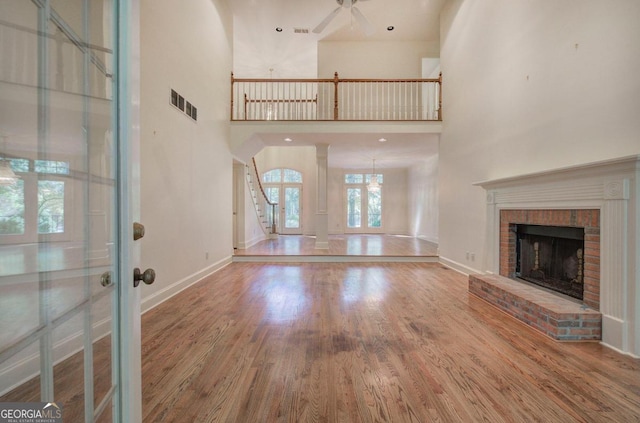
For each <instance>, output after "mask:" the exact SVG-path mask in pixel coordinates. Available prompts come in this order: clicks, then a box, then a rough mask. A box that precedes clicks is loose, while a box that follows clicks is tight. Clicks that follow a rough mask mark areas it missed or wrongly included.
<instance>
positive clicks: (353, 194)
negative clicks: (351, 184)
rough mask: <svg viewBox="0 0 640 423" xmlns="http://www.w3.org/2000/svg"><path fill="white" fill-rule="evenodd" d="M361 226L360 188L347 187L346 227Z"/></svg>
mask: <svg viewBox="0 0 640 423" xmlns="http://www.w3.org/2000/svg"><path fill="white" fill-rule="evenodd" d="M361 227H362V189H361V188H347V229H360V228H361Z"/></svg>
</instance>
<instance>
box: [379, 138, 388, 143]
mask: <svg viewBox="0 0 640 423" xmlns="http://www.w3.org/2000/svg"><path fill="white" fill-rule="evenodd" d="M378 141H380V142H387V139H386V138H380V139H379V140H378Z"/></svg>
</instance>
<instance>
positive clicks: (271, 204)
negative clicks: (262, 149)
mask: <svg viewBox="0 0 640 423" xmlns="http://www.w3.org/2000/svg"><path fill="white" fill-rule="evenodd" d="M251 161H252V162H253V170H254V171H255V173H256V179H257V180H258V187H260V192H261V193H262V196H263V197H264V199H265V201H266V202H267V204H268V205H270V206H277V205H278V203H272V202H271V201H269V197H267V194H266V193H265V192H264V188H262V181H261V180H260V174H259V173H258V165H256V159H255V157H252V158H251Z"/></svg>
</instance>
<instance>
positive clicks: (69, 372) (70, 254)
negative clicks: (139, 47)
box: [0, 0, 120, 422]
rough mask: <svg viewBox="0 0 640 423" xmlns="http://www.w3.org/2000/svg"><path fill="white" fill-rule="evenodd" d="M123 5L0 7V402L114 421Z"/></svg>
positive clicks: (73, 2) (47, 1)
mask: <svg viewBox="0 0 640 423" xmlns="http://www.w3.org/2000/svg"><path fill="white" fill-rule="evenodd" d="M117 3H118V2H117V1H115V0H32V1H27V0H2V1H0V16H2V19H1V20H0V57H2V60H1V61H0V160H3V161H7V162H10V163H11V167H12V169H13V171H14V173H15V174H16V175H17V179H15V180H14V181H12V182H11V181H10V182H9V183H6V184H5V185H0V324H1V325H2V328H3V330H2V331H0V402H41V401H42V402H55V403H56V404H58V405H59V406H61V407H62V410H63V420H64V421H69V422H83V421H84V422H94V421H101V422H107V421H113V420H114V419H116V418H117V413H115V412H114V409H112V407H114V406H115V405H117V404H116V402H117V401H116V397H115V392H116V388H117V382H118V381H117V377H116V375H117V374H118V372H117V369H116V368H115V367H116V366H115V365H116V363H118V361H117V360H116V359H115V358H116V357H117V345H116V344H118V342H114V340H115V341H117V340H118V339H119V338H120V333H119V332H118V327H117V320H118V319H117V318H116V316H117V311H118V309H119V305H118V295H117V293H118V283H117V280H116V279H117V275H118V274H119V268H118V261H117V253H118V245H117V239H118V237H117V235H116V234H117V229H118V221H117V217H118V214H117V206H118V203H117V196H116V187H117V180H118V179H117V173H116V170H117V163H116V157H117V155H116V151H117V149H118V144H117V142H116V140H114V137H113V134H114V133H116V132H117V131H116V128H115V127H114V125H115V122H116V121H117V120H116V119H115V114H114V110H115V108H114V105H113V101H112V100H113V98H112V94H113V88H112V86H113V85H112V84H113V80H112V78H113V74H114V65H113V61H114V51H113V49H114V45H113V40H115V39H116V37H115V36H114V31H115V25H114V16H115V11H116V8H117V6H118V4H117Z"/></svg>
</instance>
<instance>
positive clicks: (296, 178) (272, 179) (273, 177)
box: [262, 169, 302, 184]
mask: <svg viewBox="0 0 640 423" xmlns="http://www.w3.org/2000/svg"><path fill="white" fill-rule="evenodd" d="M262 182H265V183H279V182H283V183H285V184H301V183H302V173H300V172H298V171H297V170H293V169H273V170H270V171H268V172H265V173H263V174H262Z"/></svg>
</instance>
